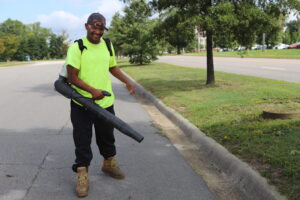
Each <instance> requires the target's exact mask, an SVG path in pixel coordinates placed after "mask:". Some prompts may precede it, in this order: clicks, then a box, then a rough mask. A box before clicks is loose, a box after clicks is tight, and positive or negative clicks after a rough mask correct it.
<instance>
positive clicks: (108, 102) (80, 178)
mask: <svg viewBox="0 0 300 200" xmlns="http://www.w3.org/2000/svg"><path fill="white" fill-rule="evenodd" d="M105 26H106V20H105V18H104V16H103V15H101V14H100V13H92V14H91V15H90V16H89V18H88V20H87V23H86V24H85V28H86V30H87V36H86V37H84V38H82V41H83V45H84V46H85V47H86V49H84V50H83V51H81V50H80V48H79V43H78V42H75V43H74V44H73V45H71V46H70V48H69V49H68V54H67V59H66V64H67V74H68V81H69V82H70V83H71V84H72V87H73V88H74V89H76V90H77V92H79V93H80V94H82V95H83V96H85V97H89V98H93V99H94V100H95V102H96V103H97V104H98V105H99V106H101V107H102V108H105V109H106V110H108V111H109V112H111V113H113V114H114V108H113V103H114V94H113V91H112V84H111V80H110V78H109V72H110V73H111V74H112V75H113V76H115V77H116V78H118V79H119V80H120V81H122V82H123V83H125V85H126V87H127V89H128V90H129V93H130V95H134V93H135V88H134V86H133V85H132V84H131V83H130V82H129V80H128V79H127V78H126V77H125V76H124V75H123V73H122V72H121V71H120V69H119V68H118V67H117V66H116V59H115V56H114V50H113V47H112V45H111V44H109V45H111V50H112V53H113V55H112V56H110V53H109V50H108V47H107V44H106V42H105V41H104V39H103V38H102V35H103V33H104V31H105V30H107V28H106V27H105ZM103 91H107V92H109V93H111V96H104V95H103ZM71 121H72V125H73V138H74V143H75V155H76V160H75V164H74V165H73V166H72V169H73V171H75V172H77V184H76V193H77V195H78V196H79V197H85V196H87V195H88V188H89V177H88V167H89V165H90V162H91V160H92V157H93V155H92V150H91V139H92V126H93V125H94V128H95V135H96V143H97V146H98V148H99V151H100V154H101V155H102V156H103V157H104V161H103V165H102V171H103V172H105V173H107V174H108V175H110V176H111V177H113V178H116V179H123V178H125V176H124V174H123V172H122V171H121V170H120V169H119V167H117V165H116V159H115V155H116V147H115V144H114V143H115V138H114V134H113V126H112V125H111V124H109V123H107V122H106V121H104V120H102V121H101V120H99V119H98V118H97V117H96V116H95V115H94V114H93V113H91V112H90V111H88V110H86V109H85V108H84V107H82V106H81V105H79V103H77V102H74V101H71Z"/></svg>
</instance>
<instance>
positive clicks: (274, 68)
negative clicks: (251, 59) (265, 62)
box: [261, 67, 286, 71]
mask: <svg viewBox="0 0 300 200" xmlns="http://www.w3.org/2000/svg"><path fill="white" fill-rule="evenodd" d="M261 68H262V69H270V70H279V71H285V70H286V69H285V68H279V67H261Z"/></svg>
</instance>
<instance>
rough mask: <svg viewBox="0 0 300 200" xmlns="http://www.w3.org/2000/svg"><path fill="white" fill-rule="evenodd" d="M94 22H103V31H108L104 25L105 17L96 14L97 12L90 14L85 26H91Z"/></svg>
mask: <svg viewBox="0 0 300 200" xmlns="http://www.w3.org/2000/svg"><path fill="white" fill-rule="evenodd" d="M95 20H97V21H102V22H104V28H105V30H108V29H107V28H106V26H105V25H106V19H105V17H104V16H103V15H102V14H100V13H98V12H96V13H92V14H90V16H89V17H88V19H87V22H86V23H87V24H93V23H94V21H95Z"/></svg>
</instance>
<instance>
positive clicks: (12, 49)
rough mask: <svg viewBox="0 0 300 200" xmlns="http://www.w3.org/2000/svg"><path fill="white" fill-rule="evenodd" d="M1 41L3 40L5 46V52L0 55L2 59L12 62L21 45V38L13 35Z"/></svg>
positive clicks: (4, 37)
mask: <svg viewBox="0 0 300 200" xmlns="http://www.w3.org/2000/svg"><path fill="white" fill-rule="evenodd" d="M0 40H2V41H3V44H4V51H3V52H2V53H1V54H0V59H1V60H3V61H10V60H11V58H12V57H13V55H14V54H15V53H16V52H17V50H18V47H19V45H20V41H19V38H18V36H16V35H12V34H11V35H5V36H3V37H2V38H0Z"/></svg>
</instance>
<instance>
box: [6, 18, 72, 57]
mask: <svg viewBox="0 0 300 200" xmlns="http://www.w3.org/2000/svg"><path fill="white" fill-rule="evenodd" d="M66 39H67V37H66V35H65V34H64V33H63V34H62V35H56V34H54V33H52V31H51V30H50V29H47V28H43V27H41V25H40V23H39V22H37V23H33V24H28V25H25V24H23V23H22V22H20V21H18V20H11V19H7V20H6V21H4V22H3V23H0V48H1V50H0V60H1V61H7V60H24V59H25V56H30V57H31V59H32V60H40V59H47V58H62V57H63V56H64V55H65V53H66V51H65V46H66V44H65V41H66Z"/></svg>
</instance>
